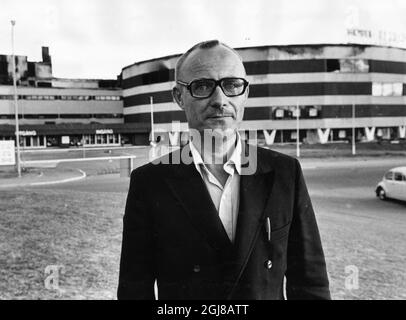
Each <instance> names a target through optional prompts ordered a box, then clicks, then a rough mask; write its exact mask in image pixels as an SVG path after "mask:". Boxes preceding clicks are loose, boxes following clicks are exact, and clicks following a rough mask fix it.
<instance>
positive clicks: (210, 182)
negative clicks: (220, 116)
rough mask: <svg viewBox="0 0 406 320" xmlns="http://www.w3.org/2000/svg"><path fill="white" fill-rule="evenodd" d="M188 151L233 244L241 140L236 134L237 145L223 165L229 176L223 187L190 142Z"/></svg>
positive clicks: (238, 198) (237, 202) (237, 199)
mask: <svg viewBox="0 0 406 320" xmlns="http://www.w3.org/2000/svg"><path fill="white" fill-rule="evenodd" d="M189 144H190V151H191V153H192V157H193V163H194V164H195V167H196V170H197V171H198V172H199V174H200V176H201V177H202V179H203V181H204V183H205V185H206V187H207V190H208V191H209V194H210V197H211V199H212V201H213V203H214V205H215V207H216V209H217V212H218V214H219V217H220V219H221V222H222V223H223V226H224V229H225V230H226V232H227V235H228V237H229V239H230V241H231V242H234V239H235V232H236V228H237V217H238V209H239V200H240V197H239V194H240V175H241V139H240V136H239V134H238V133H237V144H236V146H235V149H234V151H233V153H232V155H231V157H230V158H229V160H228V161H227V162H226V163H225V164H224V165H223V168H224V171H225V172H227V173H228V174H229V176H228V178H227V181H226V183H225V185H224V187H223V186H222V185H221V183H220V182H219V181H218V180H217V178H216V177H215V176H214V175H213V174H212V173H211V172H210V170H209V169H208V168H207V166H206V165H205V164H204V162H203V159H202V157H201V155H200V153H199V152H198V151H197V149H196V147H195V146H194V145H193V143H192V142H190V143H189Z"/></svg>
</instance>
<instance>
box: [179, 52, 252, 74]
mask: <svg viewBox="0 0 406 320" xmlns="http://www.w3.org/2000/svg"><path fill="white" fill-rule="evenodd" d="M209 64H211V65H213V64H215V65H218V68H226V69H227V68H230V69H231V68H235V69H236V70H237V71H238V72H239V73H241V74H240V76H245V68H244V65H243V63H242V60H241V57H240V56H239V55H238V54H237V53H236V52H235V51H234V50H231V49H230V48H228V47H225V46H222V45H218V46H216V47H213V48H208V49H205V48H204V49H202V48H198V49H196V50H194V51H193V52H191V53H190V54H189V56H188V57H187V58H186V59H185V61H184V62H183V63H182V66H181V68H180V70H179V74H178V77H179V78H180V77H182V76H183V75H184V74H185V73H192V74H194V73H197V72H202V71H205V69H206V68H207V66H208V65H209Z"/></svg>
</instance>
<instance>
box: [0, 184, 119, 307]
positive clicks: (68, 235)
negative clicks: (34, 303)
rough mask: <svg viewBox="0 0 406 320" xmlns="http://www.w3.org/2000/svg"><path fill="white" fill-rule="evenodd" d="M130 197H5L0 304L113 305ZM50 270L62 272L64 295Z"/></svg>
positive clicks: (29, 193)
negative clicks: (84, 302)
mask: <svg viewBox="0 0 406 320" xmlns="http://www.w3.org/2000/svg"><path fill="white" fill-rule="evenodd" d="M125 197H126V195H125V194H123V193H87V192H85V193H83V192H75V191H69V193H67V192H65V191H52V190H46V191H44V190H12V191H1V210H0V278H1V281H0V299H114V298H115V297H116V288H117V279H118V266H119V254H120V250H121V232H122V215H123V212H124V204H125ZM47 266H59V267H58V268H61V266H63V268H62V269H59V270H60V274H59V290H54V287H53V286H51V287H50V286H48V288H49V289H47V288H46V286H45V280H46V278H47V277H48V276H50V275H51V274H52V275H55V273H52V271H48V273H45V269H46V267H47ZM51 268H52V267H51ZM49 279H50V278H48V280H49Z"/></svg>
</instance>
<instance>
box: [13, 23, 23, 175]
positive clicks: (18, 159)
mask: <svg viewBox="0 0 406 320" xmlns="http://www.w3.org/2000/svg"><path fill="white" fill-rule="evenodd" d="M15 24H16V21H15V20H11V60H12V67H13V88H14V110H15V122H16V124H15V126H16V132H15V135H16V144H17V173H18V177H19V178H21V157H20V129H19V125H18V103H17V79H16V61H15V56H14V26H15Z"/></svg>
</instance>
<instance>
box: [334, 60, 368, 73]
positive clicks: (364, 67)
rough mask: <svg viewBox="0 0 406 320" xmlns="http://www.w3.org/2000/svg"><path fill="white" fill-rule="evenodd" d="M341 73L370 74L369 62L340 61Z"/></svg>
mask: <svg viewBox="0 0 406 320" xmlns="http://www.w3.org/2000/svg"><path fill="white" fill-rule="evenodd" d="M340 72H352V73H367V72H369V64H368V60H365V59H340Z"/></svg>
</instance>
